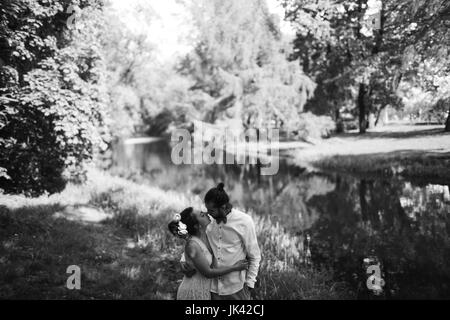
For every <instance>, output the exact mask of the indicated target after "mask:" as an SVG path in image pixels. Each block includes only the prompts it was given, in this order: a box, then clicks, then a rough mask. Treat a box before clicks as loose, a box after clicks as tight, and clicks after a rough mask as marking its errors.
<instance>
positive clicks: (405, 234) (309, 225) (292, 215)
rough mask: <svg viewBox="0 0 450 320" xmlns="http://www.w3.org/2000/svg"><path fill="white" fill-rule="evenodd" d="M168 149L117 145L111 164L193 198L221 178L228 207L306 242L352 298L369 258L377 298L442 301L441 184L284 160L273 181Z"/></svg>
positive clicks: (449, 245) (449, 198)
mask: <svg viewBox="0 0 450 320" xmlns="http://www.w3.org/2000/svg"><path fill="white" fill-rule="evenodd" d="M121 148H122V149H121ZM170 150H171V149H170V146H168V145H167V144H165V143H164V142H160V143H152V144H148V145H132V146H122V147H120V148H117V150H116V167H118V168H122V169H126V171H127V172H129V173H131V172H134V171H141V172H144V173H145V174H146V175H145V178H144V180H145V179H146V180H149V181H150V182H151V183H152V184H156V185H158V186H160V187H161V188H164V189H177V190H179V191H180V192H188V193H192V194H198V195H199V196H200V197H203V195H204V192H206V191H207V190H208V188H210V187H211V186H213V185H215V184H217V183H218V182H219V181H224V182H225V183H226V185H227V188H228V191H229V194H230V197H231V199H232V200H233V203H234V204H235V205H237V206H239V207H241V208H243V209H245V210H248V211H254V212H255V213H257V214H259V215H266V216H270V218H271V219H272V220H273V221H277V222H279V223H280V225H282V226H284V228H285V230H286V231H288V232H291V233H292V234H295V235H297V236H298V235H302V236H304V239H305V241H307V237H310V240H309V241H308V242H307V243H306V242H305V244H304V246H303V247H304V248H305V250H309V253H310V258H311V259H312V262H313V264H314V265H316V266H320V265H323V266H325V267H332V269H333V270H334V272H335V277H336V278H337V279H342V280H345V281H347V282H348V283H349V284H351V285H352V287H353V288H354V289H355V292H357V296H358V298H372V297H373V292H371V291H370V290H369V289H368V288H367V278H368V274H367V265H366V264H365V263H366V262H367V261H372V260H373V261H378V262H379V263H380V267H381V275H382V277H383V280H384V283H385V285H384V287H383V290H382V291H380V292H381V297H382V298H449V297H450V239H449V235H450V194H449V186H448V185H436V184H429V183H426V182H423V183H422V184H413V183H411V182H408V181H403V180H398V179H397V180H383V179H373V178H355V177H352V176H345V175H342V174H308V173H306V172H304V170H302V169H301V168H298V167H295V166H291V165H289V163H287V162H286V161H284V160H283V161H281V163H280V170H279V173H278V174H277V175H275V176H260V175H259V174H258V169H257V168H255V166H250V165H243V166H230V165H209V166H206V165H189V166H187V165H186V166H175V165H173V164H172V162H171V160H170ZM136 179H142V176H141V175H138V176H136ZM307 255H308V252H305V253H304V256H305V257H306V256H307Z"/></svg>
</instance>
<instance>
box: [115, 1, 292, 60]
mask: <svg viewBox="0 0 450 320" xmlns="http://www.w3.org/2000/svg"><path fill="white" fill-rule="evenodd" d="M243 1H245V0H243ZM261 1H267V4H268V8H269V10H270V12H271V13H274V14H276V15H278V16H279V17H280V21H283V17H284V11H283V8H281V7H280V6H279V4H278V1H277V0H261ZM110 2H111V4H112V6H113V8H114V9H115V10H116V11H117V12H118V15H119V17H121V18H122V19H123V21H124V22H125V23H126V25H127V26H128V27H129V28H130V29H131V30H132V31H133V32H135V33H147V34H149V35H150V39H152V42H153V43H154V44H155V46H156V48H157V52H158V53H157V56H158V57H159V58H160V59H161V60H170V59H172V58H173V57H174V56H178V55H180V54H184V53H187V52H188V51H189V50H190V45H189V43H186V40H184V41H183V39H186V38H187V37H188V36H189V35H192V33H193V32H194V30H193V28H190V27H189V17H188V16H187V13H186V12H185V10H183V9H184V8H183V7H182V6H181V5H180V4H177V1H176V0H126V1H124V0H110ZM149 3H150V5H151V7H152V8H153V10H154V13H156V15H157V17H158V18H157V19H151V20H152V22H151V23H150V21H149V19H147V17H146V16H145V15H144V14H141V15H139V16H136V14H135V13H133V11H132V10H131V8H133V7H134V6H136V5H138V6H139V5H142V6H147V7H148V4H149ZM281 29H282V31H283V32H284V33H285V34H287V35H290V34H292V33H293V31H292V28H290V26H289V24H288V23H286V22H282V23H281Z"/></svg>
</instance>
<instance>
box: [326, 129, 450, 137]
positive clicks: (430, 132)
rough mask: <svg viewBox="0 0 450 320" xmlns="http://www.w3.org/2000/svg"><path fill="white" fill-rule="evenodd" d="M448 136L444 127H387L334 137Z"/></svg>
mask: <svg viewBox="0 0 450 320" xmlns="http://www.w3.org/2000/svg"><path fill="white" fill-rule="evenodd" d="M444 135H450V134H449V133H448V132H445V131H444V126H442V128H432V129H430V128H427V129H420V130H410V131H395V130H392V131H389V127H387V128H386V129H385V130H384V131H380V132H377V131H369V132H366V133H364V134H359V133H358V132H346V133H340V134H337V135H335V137H338V138H345V137H357V138H361V139H366V138H367V139H376V138H389V139H409V138H420V137H428V136H444Z"/></svg>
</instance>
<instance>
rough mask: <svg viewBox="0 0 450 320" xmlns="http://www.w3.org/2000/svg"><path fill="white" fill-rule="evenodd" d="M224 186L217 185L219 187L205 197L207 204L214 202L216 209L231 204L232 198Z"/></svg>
mask: <svg viewBox="0 0 450 320" xmlns="http://www.w3.org/2000/svg"><path fill="white" fill-rule="evenodd" d="M224 186H225V185H224V184H223V183H222V182H221V183H219V184H218V185H217V187H215V188H212V189H210V190H209V191H208V192H207V193H206V195H205V203H208V202H212V203H214V206H215V207H216V208H219V207H221V206H223V205H224V204H228V203H229V202H230V198H229V197H228V194H227V193H226V192H225V190H223V187H224Z"/></svg>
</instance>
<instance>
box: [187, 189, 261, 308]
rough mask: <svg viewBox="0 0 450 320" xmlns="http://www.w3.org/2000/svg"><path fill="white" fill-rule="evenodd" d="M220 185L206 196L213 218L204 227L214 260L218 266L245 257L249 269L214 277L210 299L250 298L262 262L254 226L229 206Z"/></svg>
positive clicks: (248, 218)
mask: <svg viewBox="0 0 450 320" xmlns="http://www.w3.org/2000/svg"><path fill="white" fill-rule="evenodd" d="M223 188H224V184H223V183H219V185H218V186H217V187H216V188H212V189H211V190H209V191H208V192H207V193H206V195H205V206H206V208H207V210H208V214H209V215H210V216H211V217H213V218H214V219H213V221H211V223H210V224H209V225H208V227H207V229H206V234H207V236H208V240H209V242H210V244H211V249H212V251H213V254H214V257H215V262H214V263H215V264H216V265H217V266H218V267H220V266H230V265H233V264H234V263H236V262H238V261H240V260H243V259H247V260H248V261H249V268H248V270H242V271H236V272H232V273H229V274H227V275H225V276H222V277H219V278H215V279H213V280H212V284H211V299H212V300H250V299H251V294H250V291H251V290H252V289H253V288H254V287H255V282H256V277H257V275H258V270H259V264H260V261H261V252H260V249H259V246H258V242H257V238H256V231H255V225H254V223H253V220H252V218H251V217H250V216H249V215H248V214H246V213H244V212H242V211H239V210H236V209H233V208H232V206H231V204H230V203H229V197H228V195H227V194H226V192H225V190H224V189H223ZM183 269H184V272H185V274H189V272H190V270H188V269H189V268H188V267H187V266H186V265H184V267H183ZM191 274H192V273H191Z"/></svg>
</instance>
